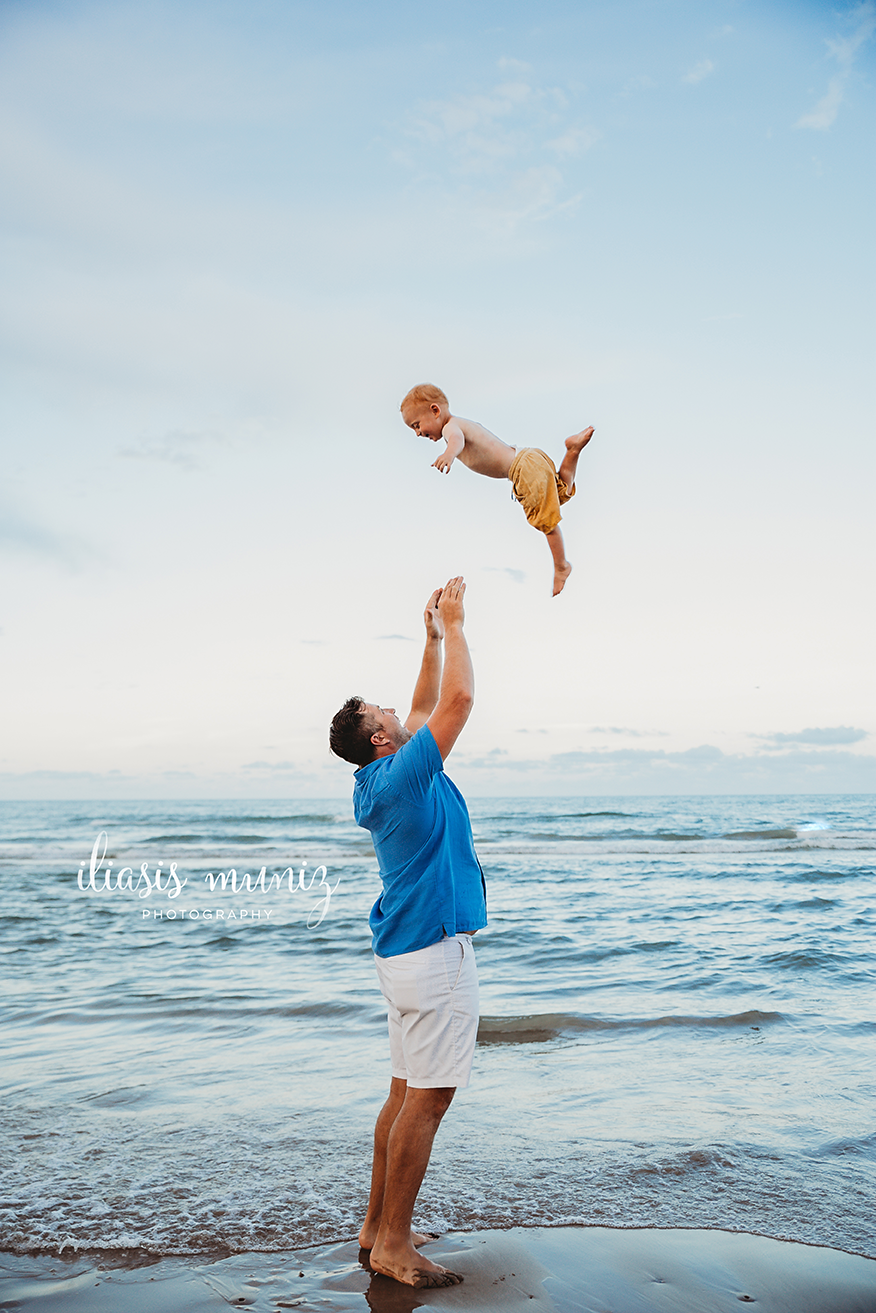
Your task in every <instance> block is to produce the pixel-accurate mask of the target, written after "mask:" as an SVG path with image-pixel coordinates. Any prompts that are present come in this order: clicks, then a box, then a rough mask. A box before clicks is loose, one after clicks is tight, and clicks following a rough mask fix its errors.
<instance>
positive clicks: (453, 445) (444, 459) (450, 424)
mask: <svg viewBox="0 0 876 1313" xmlns="http://www.w3.org/2000/svg"><path fill="white" fill-rule="evenodd" d="M441 436H442V438H443V439H444V441H445V442H446V443H447V446H446V447H445V448H444V450H443V451H442V453H441V455H440V456H439V457H438V459H437V460H433V462H432V468H433V469H435V470H438V471H439V473H441V474H449V473H450V466H451V465H452V464H453V462H454V461H455V460H456V458H457V456H460V455H461V454H462V451H463V448H464V447H465V434H464V433H463V431H462V429H461V428H460V426H459V424H458V422H457V421H456V420H455V419H454V418H453V416H451V417H450V419H449V420H448V421H447V423H446V424H445V425H444V428H443V429H442V430H441Z"/></svg>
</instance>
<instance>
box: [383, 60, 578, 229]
mask: <svg viewBox="0 0 876 1313" xmlns="http://www.w3.org/2000/svg"><path fill="white" fill-rule="evenodd" d="M514 71H515V72H516V73H517V75H518V76H517V77H516V78H515V80H513V81H507V82H502V83H499V84H498V85H496V86H493V87H492V88H490V89H489V90H487V91H484V92H481V93H478V94H473V95H458V96H454V97H452V98H450V99H447V100H431V101H423V102H421V103H420V104H419V105H417V106H416V108H415V109H414V110H413V111H412V112H411V113H410V114H409V115H408V118H407V121H406V123H405V124H404V126H403V129H402V130H403V132H404V135H405V136H406V137H407V138H409V139H410V140H412V141H413V142H415V143H416V149H415V151H413V152H411V153H409V154H408V155H406V156H405V155H403V156H402V158H403V162H405V163H406V164H407V165H408V166H409V167H410V168H411V170H412V171H414V172H416V174H417V175H422V174H424V173H427V174H429V175H431V176H433V177H439V178H441V179H442V187H443V189H444V191H445V192H447V193H449V192H452V191H453V190H456V191H462V193H463V195H464V199H465V211H466V213H469V214H471V215H472V216H473V217H474V218H475V220H476V221H477V222H479V225H480V226H481V227H486V228H488V229H491V230H493V231H495V230H496V229H499V230H503V229H504V230H505V231H507V230H508V229H509V228H510V229H513V228H515V227H517V226H519V225H521V224H524V223H528V222H532V221H536V220H542V219H545V218H548V217H552V216H553V215H555V214H557V213H559V212H560V211H562V210H564V209H568V208H569V207H571V206H574V205H576V204H577V202H578V201H579V199H580V197H579V196H578V195H577V194H576V195H573V196H569V195H566V194H565V193H566V187H567V179H566V177H565V174H564V173H563V171H562V169H561V168H559V167H558V165H560V164H566V163H567V162H568V161H572V160H574V159H576V158H577V157H579V156H581V155H583V154H584V153H585V152H586V151H587V150H589V149H590V147H591V146H593V144H594V143H595V142H596V141H598V140H599V137H600V133H599V132H598V130H597V129H596V128H594V127H592V126H590V125H588V124H583V123H580V122H578V121H577V119H576V115H575V111H574V109H573V107H572V105H571V104H570V99H569V96H567V94H566V93H565V91H563V90H562V89H561V88H559V87H540V86H538V85H536V84H535V81H534V80H533V79H526V78H524V77H523V76H522V72H523V70H520V69H515V70H514ZM454 180H455V183H454ZM451 202H452V204H453V206H455V207H456V208H457V209H458V201H457V200H455V199H454V198H451Z"/></svg>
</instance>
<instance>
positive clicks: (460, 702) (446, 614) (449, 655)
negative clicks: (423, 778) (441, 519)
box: [428, 576, 474, 759]
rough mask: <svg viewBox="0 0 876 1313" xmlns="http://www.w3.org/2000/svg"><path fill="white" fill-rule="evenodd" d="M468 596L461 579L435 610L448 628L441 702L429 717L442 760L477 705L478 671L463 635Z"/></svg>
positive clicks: (450, 586)
mask: <svg viewBox="0 0 876 1313" xmlns="http://www.w3.org/2000/svg"><path fill="white" fill-rule="evenodd" d="M464 595H465V582H464V581H463V579H462V577H461V576H457V578H455V579H450V580H449V581H448V582H447V583H446V584H445V585H444V587H443V588H442V589H441V593H440V596H439V597H438V599H437V603H436V607H435V610H436V614H437V617H438V621H439V623H441V624H442V625H443V628H444V671H443V674H442V675H441V688H440V692H439V694H438V702H437V704H436V706H435V710H434V711H433V712H432V714H431V716H429V719H428V725H429V729H430V730H431V731H432V737H433V738H434V740H435V742H436V744H437V745H438V751H439V752H440V753H441V756H442V759H444V758H446V757H447V755H448V753H449V752H450V751H451V749H452V748H453V745H454V743H455V742H456V740H457V739H458V738H459V736H460V734H461V733H462V730H463V727H464V726H465V722H466V721H467V720H468V718H469V715H470V714H471V709H472V705H473V703H474V671H473V670H472V664H471V656H470V655H469V650H468V643H467V642H466V641H465V634H464V632H463V625H464V623H465V611H464V609H463V604H462V599H463V597H464Z"/></svg>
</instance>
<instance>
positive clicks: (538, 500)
mask: <svg viewBox="0 0 876 1313" xmlns="http://www.w3.org/2000/svg"><path fill="white" fill-rule="evenodd" d="M508 478H509V479H510V480H511V490H512V493H513V495H514V497H516V499H517V501H519V502H520V505H521V506H522V507H523V513H524V515H525V516H526V518H527V520H528V521H529V523H530V524H531V525H532V527H533V529H540V530H541V532H542V533H551V531H552V530H554V529H556V527H557V525H558V524H559V522H560V520H561V519H562V518H563V517H562V515H561V514H560V507H561V506H564V505H565V504H566V502H567V501H568V500H569V498H570V497H574V496H575V485H574V484H572V489H571V491H569V489H568V488H567V487H566V484H565V482H564V481H563V479H561V478H560V476H559V474H557V467H556V465H555V464H554V463H553V461H552V460H551V458H550V456H548V455H547V454H546V453H545V452H543V451H540V450H539V449H538V447H521V448H520V450H519V451H518V453H517V455H516V456H515V457H514V459H513V460H512V462H511V468H510V469H509V471H508Z"/></svg>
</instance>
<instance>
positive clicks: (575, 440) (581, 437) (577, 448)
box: [566, 425, 593, 456]
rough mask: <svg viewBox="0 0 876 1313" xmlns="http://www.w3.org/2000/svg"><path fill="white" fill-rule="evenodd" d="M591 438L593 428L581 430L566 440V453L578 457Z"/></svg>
mask: <svg viewBox="0 0 876 1313" xmlns="http://www.w3.org/2000/svg"><path fill="white" fill-rule="evenodd" d="M592 437H593V426H592V425H591V426H590V428H589V429H582V430H581V432H580V433H573V434H572V436H571V438H566V451H570V452H572V453H573V454H574V455H576V456H577V455H578V453H579V452H581V451H583V450H584V448H585V447H586V446H587V443H588V442H589V441H590V439H591V438H592Z"/></svg>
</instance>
